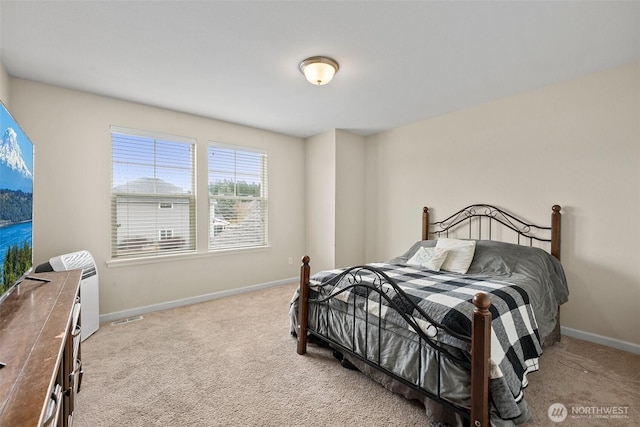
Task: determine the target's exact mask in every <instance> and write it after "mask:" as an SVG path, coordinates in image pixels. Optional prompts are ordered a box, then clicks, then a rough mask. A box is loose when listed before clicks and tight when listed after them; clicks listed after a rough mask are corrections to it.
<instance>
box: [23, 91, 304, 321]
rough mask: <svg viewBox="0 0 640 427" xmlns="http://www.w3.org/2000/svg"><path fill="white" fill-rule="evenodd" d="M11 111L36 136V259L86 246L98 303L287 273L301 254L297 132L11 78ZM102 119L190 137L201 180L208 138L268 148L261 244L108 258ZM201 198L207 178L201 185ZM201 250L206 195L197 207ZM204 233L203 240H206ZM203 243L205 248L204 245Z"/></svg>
mask: <svg viewBox="0 0 640 427" xmlns="http://www.w3.org/2000/svg"><path fill="white" fill-rule="evenodd" d="M11 99H12V111H13V113H14V115H15V117H16V119H17V120H19V121H20V123H21V125H22V127H23V128H24V130H25V131H26V132H27V133H28V134H29V136H30V137H31V139H32V140H33V142H34V144H35V151H36V152H35V167H34V168H35V174H34V175H35V179H34V262H35V263H36V265H37V264H38V263H41V262H44V261H46V260H47V259H48V258H49V257H52V256H55V255H59V254H63V253H67V252H72V251H77V250H81V249H87V250H89V251H90V252H91V253H92V254H93V255H94V257H95V258H96V261H97V263H98V269H99V274H100V286H101V287H100V312H101V314H109V313H114V312H119V311H123V310H129V309H132V308H138V307H144V306H148V305H154V304H159V303H164V302H167V301H174V300H180V299H184V298H191V297H194V296H199V295H206V294H209V293H215V292H220V291H226V290H231V289H235V288H240V287H244V286H250V285H256V284H264V283H269V282H272V281H280V280H283V279H287V278H294V277H296V275H297V274H298V271H299V270H298V266H299V264H298V263H297V262H295V263H292V264H289V262H288V260H289V258H290V257H294V258H300V257H301V256H302V254H303V253H304V249H305V248H304V245H305V236H304V233H301V232H300V231H299V230H304V224H305V222H304V206H303V203H301V202H300V201H301V200H302V199H303V197H304V193H303V191H304V180H305V177H304V150H305V147H304V141H303V140H302V139H299V138H294V137H290V136H285V135H281V134H277V133H272V132H267V131H262V130H258V129H254V128H249V127H244V126H239V125H235V124H230V123H225V122H220V121H216V120H210V119H205V118H201V117H196V116H192V115H187V114H180V113H176V112H172V111H168V110H163V109H159V108H153V107H149V106H144V105H139V104H134V103H129V102H125V101H121V100H116V99H111V98H105V97H101V96H96V95H90V94H86V93H82V92H77V91H72V90H65V89H61V88H57V87H53V86H49V85H44V84H39V83H34V82H30V81H26V80H21V79H12V80H11ZM109 125H117V126H123V127H128V128H135V129H143V130H150V131H157V132H162V133H167V134H173V135H181V136H187V137H193V138H196V139H197V155H198V162H197V173H198V176H199V177H200V179H199V181H198V182H206V181H207V179H206V176H207V166H206V159H207V156H206V149H207V142H208V141H209V140H215V141H220V142H227V143H231V144H237V145H249V146H254V147H258V148H262V149H264V150H266V151H267V153H268V156H269V212H270V214H269V216H270V223H269V238H270V247H269V248H268V249H263V250H253V251H238V252H227V253H226V254H220V255H209V254H206V253H204V254H202V255H200V256H194V257H188V258H186V259H181V258H172V259H168V260H166V261H163V262H158V263H149V264H138V265H124V266H117V267H116V266H107V264H106V262H107V261H108V260H109V256H110V247H109V241H110V211H111V206H110V187H111V139H110V133H109ZM197 191H198V197H199V198H200V200H207V188H206V186H202V185H201V186H200V187H199V188H198V189H197ZM197 215H198V225H199V231H198V238H199V239H200V240H201V241H204V242H205V243H202V244H200V245H199V248H200V249H201V250H202V251H204V252H206V239H207V231H208V230H207V215H208V206H207V203H201V204H199V206H198V211H197ZM203 239H204V240H203ZM203 248H204V249H203Z"/></svg>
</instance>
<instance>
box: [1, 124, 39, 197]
mask: <svg viewBox="0 0 640 427" xmlns="http://www.w3.org/2000/svg"><path fill="white" fill-rule="evenodd" d="M11 121H13V119H12V118H11V116H8V115H3V117H2V125H3V126H2V128H0V132H2V141H0V186H1V187H2V188H0V190H1V189H8V190H20V191H23V192H25V193H32V192H33V174H32V172H31V168H32V167H33V166H31V168H30V165H32V162H33V159H32V155H33V154H32V145H31V141H29V140H28V139H27V137H26V136H25V135H24V133H22V131H21V130H20V128H19V127H17V126H13V123H11ZM14 123H15V122H14ZM21 138H22V139H24V140H21ZM21 147H24V148H25V151H26V154H27V156H31V157H26V158H25V156H24V153H23V148H21Z"/></svg>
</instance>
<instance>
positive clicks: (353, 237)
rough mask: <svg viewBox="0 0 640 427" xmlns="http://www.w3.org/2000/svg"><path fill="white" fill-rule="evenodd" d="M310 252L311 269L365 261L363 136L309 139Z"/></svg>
mask: <svg viewBox="0 0 640 427" xmlns="http://www.w3.org/2000/svg"><path fill="white" fill-rule="evenodd" d="M306 146H307V150H306V166H305V168H306V191H307V195H306V206H307V213H306V218H307V240H306V243H307V254H308V255H309V256H310V257H311V269H312V271H320V270H327V269H333V268H339V267H348V266H351V265H357V264H362V263H364V258H365V252H364V231H365V215H366V212H365V210H364V208H363V207H364V205H365V198H366V194H365V181H364V179H365V167H364V154H365V138H364V137H363V136H360V135H355V134H352V133H350V132H347V131H344V130H339V129H333V130H330V131H327V132H325V133H322V134H320V135H316V136H313V137H311V138H308V139H307V141H306Z"/></svg>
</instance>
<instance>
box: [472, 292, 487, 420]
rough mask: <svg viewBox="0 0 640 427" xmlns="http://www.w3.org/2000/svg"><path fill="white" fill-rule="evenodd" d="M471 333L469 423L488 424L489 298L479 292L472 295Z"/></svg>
mask: <svg viewBox="0 0 640 427" xmlns="http://www.w3.org/2000/svg"><path fill="white" fill-rule="evenodd" d="M473 305H474V306H475V309H474V311H473V319H472V324H471V328H472V333H471V425H472V426H476V427H485V426H486V427H488V426H489V369H490V368H489V358H490V357H491V312H490V311H489V307H490V306H491V299H490V298H489V295H487V294H485V293H483V292H479V293H477V294H476V295H475V296H474V297H473Z"/></svg>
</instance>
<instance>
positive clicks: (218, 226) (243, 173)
mask: <svg viewBox="0 0 640 427" xmlns="http://www.w3.org/2000/svg"><path fill="white" fill-rule="evenodd" d="M208 157H209V167H208V168H209V250H221V249H232V248H247V247H256V246H266V245H267V244H268V197H267V187H268V185H267V154H266V153H265V152H262V151H258V150H253V149H251V148H246V147H237V146H233V145H228V144H222V143H214V142H210V143H209V153H208Z"/></svg>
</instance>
